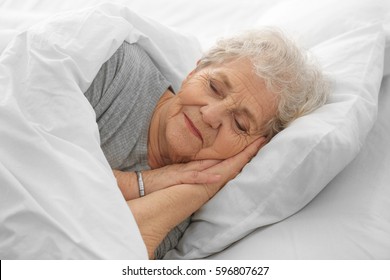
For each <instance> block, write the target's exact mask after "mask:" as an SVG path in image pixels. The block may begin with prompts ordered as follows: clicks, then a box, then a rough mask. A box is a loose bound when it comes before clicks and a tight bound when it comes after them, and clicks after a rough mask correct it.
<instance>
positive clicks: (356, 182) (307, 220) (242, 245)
mask: <svg viewBox="0 0 390 280" xmlns="http://www.w3.org/2000/svg"><path fill="white" fill-rule="evenodd" d="M389 120H390V76H387V77H385V78H384V80H383V82H382V86H381V91H380V93H379V112H378V120H377V121H376V123H375V125H374V127H373V129H372V130H371V131H370V133H369V135H368V137H367V139H366V143H365V145H364V146H363V148H362V150H361V152H360V153H359V155H358V156H357V157H356V158H355V159H354V160H353V161H352V162H351V164H349V165H348V166H347V167H346V168H345V169H344V170H343V171H342V172H340V173H339V174H338V175H337V176H336V177H335V178H334V179H333V180H332V181H331V182H330V183H329V184H328V185H327V186H326V188H325V189H324V190H323V191H322V192H321V193H320V194H319V195H318V196H317V197H315V198H314V200H313V201H312V202H310V203H309V205H307V206H306V207H305V208H303V209H302V210H301V211H299V212H298V213H296V214H295V215H293V216H291V217H290V218H288V219H286V220H283V221H282V222H279V223H276V224H273V225H269V226H264V227H261V228H259V229H257V230H256V231H254V232H253V233H251V234H250V235H248V236H246V237H245V238H243V239H242V240H240V241H239V242H237V243H235V244H233V245H232V246H231V247H229V248H227V249H226V250H224V251H221V252H219V253H217V254H215V255H212V256H209V257H208V258H209V259H216V260H218V259H258V260H260V259H264V260H269V259H273V260H289V259H295V260H296V259H303V260H312V259H325V260H326V259H336V260H351V259H352V260H357V259H365V260H367V259H377V260H378V259H384V260H389V259H390V238H389V236H390V235H389V233H390V211H389V205H390V183H389V182H390V172H389V167H390V147H389V143H390V122H389Z"/></svg>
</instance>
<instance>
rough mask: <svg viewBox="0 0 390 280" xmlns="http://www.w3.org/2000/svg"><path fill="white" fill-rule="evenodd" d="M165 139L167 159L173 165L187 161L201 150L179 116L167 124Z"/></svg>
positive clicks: (198, 143)
mask: <svg viewBox="0 0 390 280" xmlns="http://www.w3.org/2000/svg"><path fill="white" fill-rule="evenodd" d="M165 137H166V143H167V145H168V150H169V157H170V159H171V160H172V162H174V163H179V162H186V161H189V160H190V159H192V158H194V155H195V154H196V153H197V152H198V151H199V150H200V148H201V144H200V142H199V141H198V140H197V139H195V138H194V136H193V135H191V134H190V133H189V132H188V129H187V127H186V126H185V125H184V121H183V120H182V118H181V115H178V116H177V117H175V118H172V119H171V121H170V122H168V124H167V129H166V131H165Z"/></svg>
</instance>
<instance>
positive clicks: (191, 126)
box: [184, 114, 203, 142]
mask: <svg viewBox="0 0 390 280" xmlns="http://www.w3.org/2000/svg"><path fill="white" fill-rule="evenodd" d="M184 121H185V123H186V124H187V126H188V128H189V129H190V131H191V132H192V134H194V135H195V136H196V137H198V138H199V139H200V140H201V141H202V142H203V137H202V134H201V133H200V131H199V130H198V129H197V128H196V126H195V125H194V123H193V122H192V121H191V119H190V118H189V117H188V116H187V115H186V114H184Z"/></svg>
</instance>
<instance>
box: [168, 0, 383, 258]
mask: <svg viewBox="0 0 390 280" xmlns="http://www.w3.org/2000/svg"><path fill="white" fill-rule="evenodd" d="M288 5H290V4H288ZM289 14H294V12H293V11H292V10H290V11H289ZM314 17H315V16H314ZM328 21H329V22H331V21H332V19H331V18H327V22H328ZM304 22H306V23H307V22H308V20H307V18H305V20H304ZM301 23H302V22H301ZM317 24H321V23H317ZM322 24H323V23H322ZM364 25H365V26H364V27H361V28H356V29H354V30H351V31H348V32H344V33H343V34H341V35H338V36H334V37H332V36H333V35H332V34H328V35H329V36H331V38H326V36H325V39H324V41H323V42H322V43H319V44H317V42H318V41H319V37H318V36H320V35H319V34H318V35H317V36H316V40H315V41H312V42H310V43H308V45H310V44H316V46H315V47H313V48H312V52H313V53H314V55H315V56H316V57H317V58H318V59H319V62H320V63H321V64H322V66H323V68H324V69H325V72H326V73H327V74H328V76H329V77H330V79H331V81H332V83H333V85H332V86H333V88H332V94H331V96H330V98H329V100H328V102H327V104H326V105H325V106H323V107H322V108H320V109H318V110H316V111H315V112H313V113H311V114H309V115H307V116H304V117H302V118H299V119H297V120H296V121H294V122H293V123H292V124H291V125H290V126H289V127H288V128H286V129H285V130H284V131H282V132H280V133H279V134H278V135H276V136H275V137H274V138H273V139H272V141H270V143H269V144H267V145H266V146H265V147H264V148H263V149H262V150H261V151H260V152H259V154H258V155H257V156H256V157H255V158H253V159H252V161H251V162H250V163H249V164H248V165H247V166H246V167H245V168H244V169H243V171H242V172H241V174H240V175H239V176H238V177H237V178H236V179H235V180H233V181H231V182H229V183H228V184H227V185H226V186H225V187H224V188H223V189H222V190H221V191H220V192H219V193H218V194H217V195H216V196H215V197H214V198H213V199H212V200H210V201H209V202H208V203H207V204H206V205H204V207H202V208H201V209H200V210H199V211H198V212H197V213H195V215H194V216H193V219H192V221H193V222H192V224H191V225H190V227H189V228H188V229H187V230H186V232H185V234H184V236H183V238H182V239H181V241H180V242H179V245H178V246H177V247H176V249H174V250H172V251H170V252H169V253H168V254H167V255H166V258H167V259H169V258H180V259H196V258H203V257H206V256H209V255H211V254H213V253H216V252H219V251H221V250H223V249H224V248H226V247H227V246H229V245H230V244H232V243H233V242H236V241H237V240H239V239H240V238H242V237H244V236H246V235H247V234H249V233H250V232H252V231H253V230H255V229H256V228H259V227H262V226H265V225H269V224H272V223H275V222H278V221H281V220H283V219H285V218H287V217H288V216H290V215H292V214H294V213H295V212H297V211H299V210H300V209H301V208H302V207H304V206H305V205H306V204H307V203H309V202H310V201H311V200H312V199H313V198H314V197H315V196H316V195H317V194H318V193H319V192H320V191H321V190H322V189H323V188H324V187H325V186H326V185H327V183H328V182H329V181H330V180H331V179H332V178H334V176H335V175H337V174H338V173H339V172H340V171H341V170H342V169H343V168H344V167H345V166H346V165H347V164H348V163H349V162H351V160H352V159H353V158H354V157H355V156H356V155H357V154H358V152H359V150H360V148H361V147H362V145H363V143H364V141H365V138H366V136H367V134H368V133H369V131H370V129H371V127H372V126H373V123H374V122H375V119H376V114H377V96H378V92H379V87H380V83H381V78H382V72H383V55H384V44H385V41H384V34H383V31H382V26H381V24H371V25H369V24H364ZM297 26H300V25H299V22H298V23H297ZM322 26H326V25H325V24H323V25H322ZM315 28H316V30H318V28H317V27H315ZM326 39H329V40H326Z"/></svg>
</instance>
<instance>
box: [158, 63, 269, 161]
mask: <svg viewBox="0 0 390 280" xmlns="http://www.w3.org/2000/svg"><path fill="white" fill-rule="evenodd" d="M275 105H276V100H275V95H274V94H272V93H271V92H269V91H267V89H266V87H265V83H264V81H263V80H262V79H261V78H259V77H257V76H256V75H255V74H254V73H253V71H252V67H251V64H250V63H249V61H246V60H245V61H243V60H241V61H234V62H230V63H227V64H224V65H223V66H222V65H221V66H209V67H206V68H203V69H201V70H198V71H195V72H193V73H191V74H190V75H189V76H188V77H187V79H186V80H185V81H184V82H183V84H182V87H181V89H180V91H179V92H178V94H177V95H175V96H174V97H172V98H171V99H170V100H169V102H168V103H167V106H166V108H165V113H164V119H163V121H162V123H161V124H162V128H163V129H162V130H161V132H162V134H161V135H160V136H159V137H160V138H162V139H161V140H162V141H163V142H162V143H164V145H165V146H164V147H165V149H166V152H167V153H168V157H169V158H170V159H171V161H172V162H187V161H190V160H199V159H226V158H229V157H231V156H233V155H235V154H237V153H239V152H240V151H242V150H243V149H244V148H245V147H246V146H247V145H249V144H250V143H252V142H253V141H255V140H256V139H258V138H260V137H261V136H264V135H261V129H262V128H263V126H264V125H265V123H266V122H267V121H268V120H270V118H271V117H272V116H273V115H274V114H275V108H276V106H275Z"/></svg>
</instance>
